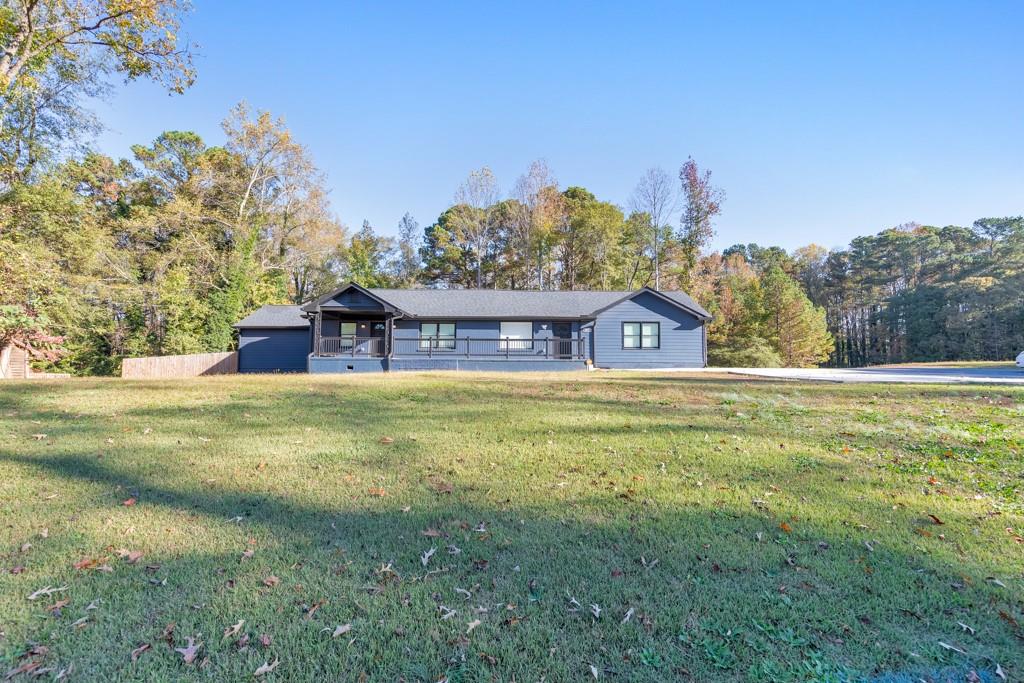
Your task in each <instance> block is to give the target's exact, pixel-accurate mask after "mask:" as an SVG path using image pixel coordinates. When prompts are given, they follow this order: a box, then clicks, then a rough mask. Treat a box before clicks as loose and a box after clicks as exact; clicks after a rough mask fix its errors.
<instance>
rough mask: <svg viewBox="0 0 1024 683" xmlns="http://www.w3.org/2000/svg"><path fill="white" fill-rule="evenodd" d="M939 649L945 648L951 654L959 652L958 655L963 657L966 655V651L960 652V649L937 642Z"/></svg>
mask: <svg viewBox="0 0 1024 683" xmlns="http://www.w3.org/2000/svg"><path fill="white" fill-rule="evenodd" d="M939 647H942V648H945V649H947V650H952V651H953V652H959V653H960V654H962V655H965V654H967V650H961V649H960V648H958V647H957V646H955V645H950V644H949V643H944V642H942V641H941V640H940V641H939Z"/></svg>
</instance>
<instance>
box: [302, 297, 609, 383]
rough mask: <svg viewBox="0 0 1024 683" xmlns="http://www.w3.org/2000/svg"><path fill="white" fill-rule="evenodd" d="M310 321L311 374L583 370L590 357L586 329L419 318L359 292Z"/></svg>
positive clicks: (570, 324) (327, 305)
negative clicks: (406, 371)
mask: <svg viewBox="0 0 1024 683" xmlns="http://www.w3.org/2000/svg"><path fill="white" fill-rule="evenodd" d="M307 315H308V317H309V319H310V322H311V324H312V332H313V334H312V340H311V341H312V345H311V349H310V354H309V357H308V360H307V366H308V369H309V372H311V373H331V372H381V371H389V370H560V369H583V368H585V367H586V360H587V359H588V358H589V357H590V354H589V338H588V337H586V336H584V334H583V329H582V328H581V323H580V322H579V321H564V320H563V321H541V322H537V321H526V320H521V319H520V320H519V321H517V322H512V323H507V322H500V321H498V320H490V319H465V318H464V319H451V318H448V319H441V318H438V319H425V318H413V317H411V316H409V315H408V314H406V313H405V312H404V311H400V310H397V309H394V308H393V307H390V306H387V305H385V304H384V303H383V302H382V301H379V300H376V299H375V298H372V297H369V296H365V295H362V294H361V293H360V292H358V291H349V292H346V293H345V294H344V295H339V296H338V297H336V298H335V299H333V300H331V301H330V302H320V303H318V305H317V306H316V307H315V308H313V309H312V310H310V309H307ZM506 328H507V329H506Z"/></svg>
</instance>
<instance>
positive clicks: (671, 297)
mask: <svg viewBox="0 0 1024 683" xmlns="http://www.w3.org/2000/svg"><path fill="white" fill-rule="evenodd" d="M641 294H653V295H654V296H656V297H658V298H659V299H661V300H662V301H666V302H668V303H669V304H671V305H673V306H675V307H676V308H680V309H682V310H684V311H686V312H687V313H689V314H690V315H692V316H694V317H695V318H697V319H698V320H703V321H705V322H706V321H708V320H711V314H710V313H708V312H707V311H705V310H704V308H703V307H702V306H701V305H700V304H698V303H697V302H696V301H694V300H693V299H691V298H690V296H689V295H688V294H685V293H683V292H659V291H658V290H656V289H652V288H651V287H644V288H643V289H638V290H636V291H635V292H629V293H628V294H627V295H626V296H624V297H622V298H621V299H617V300H616V301H613V302H612V303H610V304H608V305H607V306H604V307H602V308H599V309H597V310H596V311H594V313H593V314H594V315H595V316H596V315H598V314H600V313H604V312H605V311H607V310H609V309H611V308H615V307H616V306H618V305H619V304H621V303H622V302H623V301H629V300H630V299H634V298H636V297H638V296H640V295H641Z"/></svg>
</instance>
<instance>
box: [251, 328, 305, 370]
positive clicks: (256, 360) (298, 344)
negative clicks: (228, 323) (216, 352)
mask: <svg viewBox="0 0 1024 683" xmlns="http://www.w3.org/2000/svg"><path fill="white" fill-rule="evenodd" d="M310 348H311V340H310V330H309V329H308V328H307V329H273V328H255V327H250V328H246V329H243V330H239V332H238V371H239V372H305V371H306V357H307V356H308V355H309V352H310Z"/></svg>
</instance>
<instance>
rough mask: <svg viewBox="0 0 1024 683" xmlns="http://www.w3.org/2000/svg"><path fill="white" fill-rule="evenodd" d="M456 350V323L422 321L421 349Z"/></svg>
mask: <svg viewBox="0 0 1024 683" xmlns="http://www.w3.org/2000/svg"><path fill="white" fill-rule="evenodd" d="M429 349H442V350H445V351H454V350H455V323H420V350H421V351H427V350H429Z"/></svg>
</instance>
